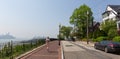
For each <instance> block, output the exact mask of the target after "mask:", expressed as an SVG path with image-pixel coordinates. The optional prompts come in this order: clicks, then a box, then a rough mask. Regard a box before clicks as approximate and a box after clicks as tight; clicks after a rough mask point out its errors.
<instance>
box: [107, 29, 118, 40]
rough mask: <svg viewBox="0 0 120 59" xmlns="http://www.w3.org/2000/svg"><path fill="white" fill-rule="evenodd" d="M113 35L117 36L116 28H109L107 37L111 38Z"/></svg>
mask: <svg viewBox="0 0 120 59" xmlns="http://www.w3.org/2000/svg"><path fill="white" fill-rule="evenodd" d="M115 36H118V33H117V29H115V28H111V29H110V30H109V31H108V37H109V39H111V40H112V39H113V38H114V37H115Z"/></svg>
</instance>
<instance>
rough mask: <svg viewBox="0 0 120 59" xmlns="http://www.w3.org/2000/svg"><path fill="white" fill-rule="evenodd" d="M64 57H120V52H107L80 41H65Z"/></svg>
mask: <svg viewBox="0 0 120 59" xmlns="http://www.w3.org/2000/svg"><path fill="white" fill-rule="evenodd" d="M62 45H63V50H64V59H120V55H119V54H115V53H105V52H104V51H100V50H96V49H94V47H91V46H86V45H84V44H82V43H80V42H68V41H63V42H62Z"/></svg>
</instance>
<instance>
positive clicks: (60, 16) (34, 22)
mask: <svg viewBox="0 0 120 59" xmlns="http://www.w3.org/2000/svg"><path fill="white" fill-rule="evenodd" d="M83 4H86V5H88V6H89V7H90V8H91V10H92V11H93V16H94V19H95V21H99V22H101V21H102V16H101V14H102V13H103V12H104V11H105V9H106V7H107V5H120V1H119V0H1V1H0V34H4V33H7V32H9V33H11V34H12V35H14V36H15V37H18V38H33V37H34V36H44V37H46V36H50V37H57V34H58V33H59V24H61V25H66V26H71V25H70V24H69V18H70V16H71V15H72V13H73V11H74V9H75V8H78V7H80V6H81V5H83Z"/></svg>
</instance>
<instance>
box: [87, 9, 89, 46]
mask: <svg viewBox="0 0 120 59" xmlns="http://www.w3.org/2000/svg"><path fill="white" fill-rule="evenodd" d="M88 15H89V12H88V11H87V44H89V38H88Z"/></svg>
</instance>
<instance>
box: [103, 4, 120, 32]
mask: <svg viewBox="0 0 120 59" xmlns="http://www.w3.org/2000/svg"><path fill="white" fill-rule="evenodd" d="M102 17H103V21H106V20H117V23H116V24H117V29H118V30H119V29H120V5H108V6H107V8H106V11H105V12H104V13H102Z"/></svg>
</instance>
